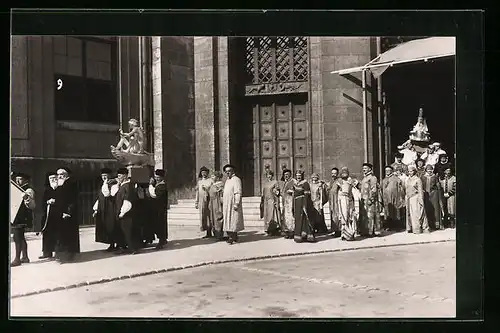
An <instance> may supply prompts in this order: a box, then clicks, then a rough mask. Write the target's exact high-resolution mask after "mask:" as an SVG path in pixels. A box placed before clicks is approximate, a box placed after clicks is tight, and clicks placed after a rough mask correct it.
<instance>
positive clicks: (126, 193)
mask: <svg viewBox="0 0 500 333" xmlns="http://www.w3.org/2000/svg"><path fill="white" fill-rule="evenodd" d="M116 173H117V180H118V185H119V189H118V192H117V193H116V196H115V216H116V219H117V221H118V223H119V225H120V227H121V230H122V232H123V236H124V238H125V243H126V244H127V247H128V248H127V249H126V250H123V251H122V252H120V253H132V254H136V253H138V251H139V244H138V243H139V241H138V239H137V237H136V236H137V235H136V234H135V231H136V230H135V229H136V228H135V225H134V209H135V207H134V204H135V201H136V200H135V197H134V188H133V187H132V184H131V183H130V179H129V177H128V169H127V168H120V169H118V170H117V172H116Z"/></svg>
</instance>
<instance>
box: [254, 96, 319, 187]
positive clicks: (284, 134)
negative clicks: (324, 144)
mask: <svg viewBox="0 0 500 333" xmlns="http://www.w3.org/2000/svg"><path fill="white" fill-rule="evenodd" d="M305 96H306V95H304V96H297V95H295V96H292V95H290V96H282V98H273V99H266V100H261V101H258V102H255V103H254V104H253V127H254V133H253V134H254V135H253V144H254V154H255V155H254V156H255V159H254V179H255V182H254V194H255V195H259V194H260V193H261V188H262V183H263V182H264V181H265V174H266V170H268V169H269V170H272V171H274V174H275V177H276V178H278V179H279V178H280V177H281V172H282V170H283V169H284V168H288V169H291V170H293V171H295V170H297V169H301V170H304V171H305V172H306V174H308V173H309V172H310V167H311V165H310V163H311V158H310V156H311V154H310V142H311V141H310V131H309V118H308V116H307V114H308V113H307V112H306V110H308V105H307V99H306V97H305Z"/></svg>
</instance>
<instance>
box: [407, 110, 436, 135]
mask: <svg viewBox="0 0 500 333" xmlns="http://www.w3.org/2000/svg"><path fill="white" fill-rule="evenodd" d="M430 139H431V134H430V133H429V128H428V127H427V122H426V121H425V118H424V110H423V109H422V108H420V109H419V110H418V118H417V123H416V124H415V126H413V130H411V132H410V140H413V141H430Z"/></svg>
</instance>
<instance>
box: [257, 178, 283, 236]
mask: <svg viewBox="0 0 500 333" xmlns="http://www.w3.org/2000/svg"><path fill="white" fill-rule="evenodd" d="M266 177H267V181H266V182H265V183H264V186H263V187H262V195H261V200H260V217H261V218H263V219H264V228H265V230H266V233H267V235H268V236H278V235H280V231H281V228H280V219H281V214H280V211H279V192H280V190H279V184H278V182H277V181H276V180H274V172H273V171H272V170H268V171H267V173H266Z"/></svg>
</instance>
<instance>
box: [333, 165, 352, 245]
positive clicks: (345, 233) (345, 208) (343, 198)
mask: <svg viewBox="0 0 500 333" xmlns="http://www.w3.org/2000/svg"><path fill="white" fill-rule="evenodd" d="M337 182H338V186H339V191H338V200H339V217H340V223H341V239H342V240H347V241H352V240H354V237H355V235H356V231H357V228H356V223H355V222H354V221H353V218H352V215H353V214H352V213H353V210H354V197H353V194H352V187H353V186H352V180H351V179H350V178H349V169H347V168H346V167H344V168H342V169H341V170H340V179H338V181H337Z"/></svg>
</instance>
